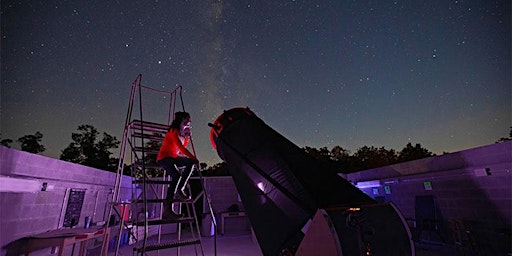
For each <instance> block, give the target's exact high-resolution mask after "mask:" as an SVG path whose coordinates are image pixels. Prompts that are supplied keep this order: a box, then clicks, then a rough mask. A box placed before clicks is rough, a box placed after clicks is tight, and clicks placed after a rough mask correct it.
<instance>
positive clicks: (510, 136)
mask: <svg viewBox="0 0 512 256" xmlns="http://www.w3.org/2000/svg"><path fill="white" fill-rule="evenodd" d="M509 140H512V126H510V132H509V133H508V138H505V137H503V138H500V139H499V140H498V141H496V143H500V142H505V141H509Z"/></svg>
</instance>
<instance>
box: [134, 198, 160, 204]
mask: <svg viewBox="0 0 512 256" xmlns="http://www.w3.org/2000/svg"><path fill="white" fill-rule="evenodd" d="M146 202H148V203H163V202H165V199H146ZM132 203H134V204H142V203H144V200H142V199H137V200H134V201H132Z"/></svg>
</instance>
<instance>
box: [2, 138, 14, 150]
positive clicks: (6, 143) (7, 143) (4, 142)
mask: <svg viewBox="0 0 512 256" xmlns="http://www.w3.org/2000/svg"><path fill="white" fill-rule="evenodd" d="M11 143H12V140H11V139H1V138H0V145H2V146H4V147H8V148H10V147H11Z"/></svg>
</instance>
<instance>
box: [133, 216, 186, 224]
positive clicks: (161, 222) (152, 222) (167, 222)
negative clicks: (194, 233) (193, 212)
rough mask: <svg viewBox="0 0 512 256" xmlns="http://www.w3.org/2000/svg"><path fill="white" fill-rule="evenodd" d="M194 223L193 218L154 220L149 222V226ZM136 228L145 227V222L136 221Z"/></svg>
mask: <svg viewBox="0 0 512 256" xmlns="http://www.w3.org/2000/svg"><path fill="white" fill-rule="evenodd" d="M191 222H194V218H192V217H183V218H179V219H153V220H148V226H153V225H162V224H172V223H191ZM133 224H134V225H136V226H144V221H135V222H133Z"/></svg>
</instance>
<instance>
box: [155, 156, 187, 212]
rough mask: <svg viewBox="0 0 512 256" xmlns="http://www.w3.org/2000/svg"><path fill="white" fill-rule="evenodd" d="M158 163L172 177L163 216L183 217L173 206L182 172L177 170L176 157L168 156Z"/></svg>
mask: <svg viewBox="0 0 512 256" xmlns="http://www.w3.org/2000/svg"><path fill="white" fill-rule="evenodd" d="M158 165H160V166H161V167H162V168H163V169H164V170H165V171H166V173H168V174H169V175H170V177H171V180H170V184H169V188H168V189H167V196H166V198H165V202H164V204H163V207H164V216H162V217H163V218H172V219H176V218H181V217H182V215H181V214H178V213H175V212H174V211H173V208H172V203H173V199H174V193H175V191H176V188H177V186H178V181H179V179H180V173H179V172H178V170H176V168H175V166H174V159H172V158H170V157H168V158H164V159H162V160H160V161H158Z"/></svg>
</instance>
